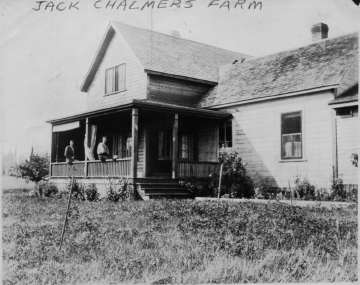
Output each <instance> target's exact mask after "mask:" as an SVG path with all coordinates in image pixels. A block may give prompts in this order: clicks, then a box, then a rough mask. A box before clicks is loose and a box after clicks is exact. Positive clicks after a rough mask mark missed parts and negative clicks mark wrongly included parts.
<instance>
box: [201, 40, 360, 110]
mask: <svg viewBox="0 0 360 285" xmlns="http://www.w3.org/2000/svg"><path fill="white" fill-rule="evenodd" d="M358 53H359V52H358V34H357V33H355V34H349V35H345V36H341V37H337V38H333V39H327V40H322V41H320V42H317V43H313V44H310V45H307V46H305V47H301V48H298V49H295V50H290V51H284V52H280V53H276V54H272V55H268V56H264V57H260V58H254V59H249V60H247V61H245V62H243V63H240V62H239V63H236V64H232V65H227V66H225V67H223V68H221V69H220V79H219V83H218V85H217V86H216V87H214V88H213V89H212V90H210V91H209V92H208V94H206V95H205V96H204V97H203V98H202V99H201V101H200V103H199V105H200V106H202V107H211V106H214V107H215V106H222V105H226V104H232V103H239V102H248V101H252V100H260V99H265V98H273V97H276V96H279V95H284V94H290V93H295V92H301V91H304V90H312V89H318V88H324V87H329V88H330V87H332V88H337V90H338V93H337V94H338V95H337V96H338V97H339V96H342V94H343V93H344V92H346V91H347V90H349V89H350V88H352V87H353V86H355V85H356V84H357V82H358V62H359V61H358V60H359V59H358Z"/></svg>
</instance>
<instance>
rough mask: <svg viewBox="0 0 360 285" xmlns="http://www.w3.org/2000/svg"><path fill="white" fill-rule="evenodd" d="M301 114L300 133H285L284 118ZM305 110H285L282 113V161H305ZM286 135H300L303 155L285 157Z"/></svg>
mask: <svg viewBox="0 0 360 285" xmlns="http://www.w3.org/2000/svg"><path fill="white" fill-rule="evenodd" d="M293 114H299V115H300V128H301V129H300V131H301V132H300V133H288V134H283V118H284V117H285V116H287V115H293ZM304 131H305V128H304V112H303V111H302V110H296V111H290V112H283V113H281V114H280V161H281V162H287V161H305V144H304ZM284 135H300V140H301V156H300V157H284V155H283V147H284V146H283V136H284Z"/></svg>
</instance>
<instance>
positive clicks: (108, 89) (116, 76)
mask: <svg viewBox="0 0 360 285" xmlns="http://www.w3.org/2000/svg"><path fill="white" fill-rule="evenodd" d="M125 78H126V65H125V63H123V64H119V65H116V66H114V67H110V68H108V69H106V70H105V95H109V94H112V93H116V92H121V91H125V88H126V87H125Z"/></svg>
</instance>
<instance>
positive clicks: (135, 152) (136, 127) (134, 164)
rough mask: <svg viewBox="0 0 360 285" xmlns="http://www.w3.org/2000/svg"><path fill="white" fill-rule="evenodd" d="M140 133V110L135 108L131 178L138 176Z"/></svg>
mask: <svg viewBox="0 0 360 285" xmlns="http://www.w3.org/2000/svg"><path fill="white" fill-rule="evenodd" d="M138 133H139V110H138V109H137V108H133V109H132V112H131V173H130V175H131V177H132V178H136V176H137V156H138Z"/></svg>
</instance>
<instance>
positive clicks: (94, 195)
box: [85, 184, 99, 202]
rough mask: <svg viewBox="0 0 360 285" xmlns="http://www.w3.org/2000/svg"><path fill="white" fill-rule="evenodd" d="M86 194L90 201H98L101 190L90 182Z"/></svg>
mask: <svg viewBox="0 0 360 285" xmlns="http://www.w3.org/2000/svg"><path fill="white" fill-rule="evenodd" d="M85 196H86V200H88V201H91V202H93V201H97V200H98V199H99V192H98V191H97V188H96V185H95V184H88V185H87V186H86V187H85Z"/></svg>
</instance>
